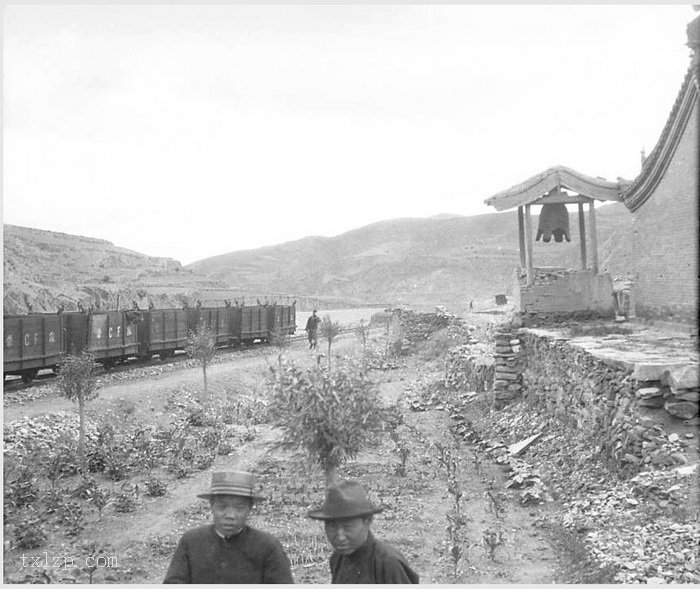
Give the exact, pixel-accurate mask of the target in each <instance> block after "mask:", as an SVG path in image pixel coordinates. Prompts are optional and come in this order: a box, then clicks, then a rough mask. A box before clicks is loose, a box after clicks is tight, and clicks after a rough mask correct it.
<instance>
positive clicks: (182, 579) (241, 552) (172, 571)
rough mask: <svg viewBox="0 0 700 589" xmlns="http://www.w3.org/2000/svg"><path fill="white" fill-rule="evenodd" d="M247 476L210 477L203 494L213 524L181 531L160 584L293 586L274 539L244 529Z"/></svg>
mask: <svg viewBox="0 0 700 589" xmlns="http://www.w3.org/2000/svg"><path fill="white" fill-rule="evenodd" d="M254 489H255V477H254V476H253V475H252V474H250V473H248V472H215V473H212V475H211V487H210V489H209V492H208V493H204V494H202V495H197V496H198V497H201V498H202V499H208V500H209V505H210V506H211V513H212V519H213V524H208V525H205V526H200V527H198V528H194V529H192V530H188V531H187V532H185V533H184V534H183V536H182V538H180V542H179V543H178V545H177V548H176V549H175V554H174V555H173V558H172V560H171V561H170V567H169V568H168V572H167V573H166V574H165V580H164V581H163V582H164V583H251V584H252V583H255V584H259V583H294V579H293V578H292V572H291V568H290V564H289V559H288V558H287V555H286V554H285V553H284V550H283V549H282V545H281V544H280V542H279V540H278V539H277V538H275V537H274V536H272V535H271V534H268V533H266V532H262V531H260V530H256V529H255V528H251V527H250V526H249V525H247V523H246V522H247V521H248V516H249V515H250V512H251V510H252V508H253V502H254V501H256V500H259V499H262V497H260V496H258V495H256V494H255V491H254Z"/></svg>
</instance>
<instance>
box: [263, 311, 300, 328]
mask: <svg viewBox="0 0 700 589" xmlns="http://www.w3.org/2000/svg"><path fill="white" fill-rule="evenodd" d="M267 313H268V315H267V325H268V331H269V333H270V335H272V334H276V335H293V334H294V332H295V331H296V328H297V323H296V306H295V305H272V306H270V307H268V309H267Z"/></svg>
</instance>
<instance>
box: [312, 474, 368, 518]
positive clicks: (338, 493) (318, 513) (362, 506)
mask: <svg viewBox="0 0 700 589" xmlns="http://www.w3.org/2000/svg"><path fill="white" fill-rule="evenodd" d="M380 511H382V508H381V507H373V506H372V504H371V503H370V502H369V500H368V499H367V496H366V495H365V491H364V489H363V488H362V486H361V485H360V483H358V482H357V481H341V482H339V483H336V484H335V485H332V486H330V487H329V488H328V491H327V492H326V500H325V501H324V503H323V505H322V506H321V508H320V509H312V510H311V511H309V512H308V513H307V515H308V516H309V517H310V518H312V519H323V520H326V519H349V518H353V517H362V516H365V515H372V514H373V513H379V512H380Z"/></svg>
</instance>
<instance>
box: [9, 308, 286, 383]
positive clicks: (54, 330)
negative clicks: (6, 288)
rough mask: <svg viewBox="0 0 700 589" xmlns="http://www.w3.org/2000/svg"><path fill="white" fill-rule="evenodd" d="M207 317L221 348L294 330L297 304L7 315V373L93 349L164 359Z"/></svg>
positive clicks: (112, 356)
mask: <svg viewBox="0 0 700 589" xmlns="http://www.w3.org/2000/svg"><path fill="white" fill-rule="evenodd" d="M201 322H203V323H204V325H206V326H207V327H208V328H209V329H210V330H211V332H212V335H213V336H214V338H215V341H216V345H217V347H229V346H238V345H241V344H245V343H252V342H255V341H260V342H267V341H269V340H270V339H271V338H272V337H273V336H275V335H292V334H294V332H295V330H296V306H295V304H294V303H293V304H291V305H278V304H275V303H272V304H258V305H231V304H229V303H227V304H226V306H224V307H203V306H201V305H199V304H198V305H197V306H196V307H193V308H184V309H151V308H149V309H143V310H140V309H136V308H135V309H129V310H121V311H88V312H83V311H71V312H59V313H30V314H28V315H5V316H4V322H3V323H4V334H3V335H4V338H3V339H4V343H3V361H4V367H3V368H4V377H7V376H8V375H18V376H20V377H21V378H22V380H23V381H24V382H25V383H29V382H31V381H32V380H33V379H34V378H35V377H36V375H37V373H38V372H39V370H42V369H52V370H54V371H55V370H56V367H57V366H58V363H59V361H60V359H61V356H62V355H63V354H67V353H69V354H75V353H79V352H81V351H82V350H86V351H88V352H90V353H91V354H92V355H93V357H94V358H95V360H96V361H97V362H99V363H100V364H102V365H103V366H105V367H106V368H110V367H112V366H114V365H115V364H118V363H121V362H125V361H126V360H128V359H130V358H138V359H139V360H142V361H146V360H150V359H151V358H152V357H153V356H155V355H158V356H160V358H161V359H166V358H168V357H170V356H172V355H173V354H174V353H175V352H176V351H179V350H184V349H185V348H186V344H187V336H188V334H189V333H190V332H191V331H196V329H197V327H198V326H199V325H200V323H201Z"/></svg>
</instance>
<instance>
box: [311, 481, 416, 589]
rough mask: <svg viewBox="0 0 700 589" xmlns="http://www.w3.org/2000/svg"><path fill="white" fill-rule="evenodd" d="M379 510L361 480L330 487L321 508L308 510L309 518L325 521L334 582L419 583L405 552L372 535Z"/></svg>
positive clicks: (342, 482) (332, 580) (343, 482)
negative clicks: (374, 505)
mask: <svg viewBox="0 0 700 589" xmlns="http://www.w3.org/2000/svg"><path fill="white" fill-rule="evenodd" d="M380 511H382V509H381V508H380V507H373V506H372V505H371V504H370V502H369V500H368V499H367V497H366V496H365V492H364V490H363V489H362V486H361V485H360V484H359V483H358V482H356V481H341V482H339V483H336V484H334V485H331V486H330V487H329V488H328V490H327V491H326V500H325V502H324V503H323V506H322V507H321V508H320V509H314V510H311V511H309V512H308V514H307V515H308V516H309V517H310V518H312V519H318V520H322V521H323V523H324V526H325V531H326V537H327V538H328V541H329V542H330V543H331V546H332V547H333V554H332V555H331V561H330V566H331V582H332V583H334V584H336V583H340V584H351V583H352V584H365V583H382V584H389V583H391V584H394V583H406V584H408V583H418V575H417V574H416V573H415V572H414V571H413V569H411V567H410V566H408V563H407V562H406V559H405V558H404V557H403V555H402V554H401V553H400V552H399V551H398V550H396V548H394V547H393V546H391V545H390V544H387V543H386V542H382V541H381V540H377V539H376V538H375V537H374V536H373V535H372V532H371V531H370V529H369V528H370V525H371V523H372V518H373V516H374V514H375V513H379V512H380Z"/></svg>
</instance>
